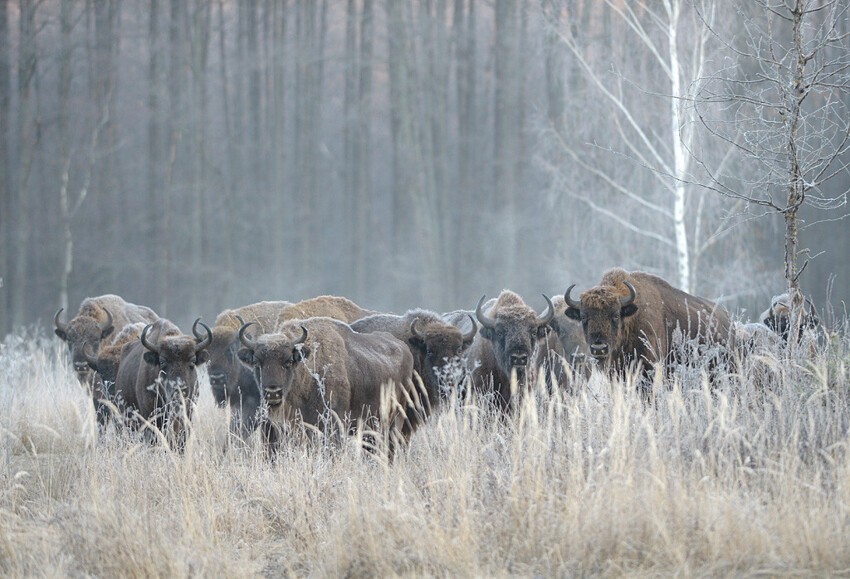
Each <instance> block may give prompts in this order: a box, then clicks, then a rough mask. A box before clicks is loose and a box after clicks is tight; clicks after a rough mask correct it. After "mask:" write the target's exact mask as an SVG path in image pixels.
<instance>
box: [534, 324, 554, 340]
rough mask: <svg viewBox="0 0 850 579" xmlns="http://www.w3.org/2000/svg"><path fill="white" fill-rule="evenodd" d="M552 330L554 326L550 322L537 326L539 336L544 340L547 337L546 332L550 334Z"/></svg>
mask: <svg viewBox="0 0 850 579" xmlns="http://www.w3.org/2000/svg"><path fill="white" fill-rule="evenodd" d="M551 330H552V326H550V325H549V324H544V325H542V326H538V328H537V338H538V339H541V340H542V339H543V338H545V337H546V334H548V333H549V332H550V331H551Z"/></svg>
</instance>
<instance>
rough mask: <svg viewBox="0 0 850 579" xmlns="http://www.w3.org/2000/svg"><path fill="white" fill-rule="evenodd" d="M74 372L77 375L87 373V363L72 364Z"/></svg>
mask: <svg viewBox="0 0 850 579" xmlns="http://www.w3.org/2000/svg"><path fill="white" fill-rule="evenodd" d="M74 370H76V371H77V372H79V373H81V374H82V373H84V372H88V371H89V363H88V362H74Z"/></svg>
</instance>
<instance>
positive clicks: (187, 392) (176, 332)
mask: <svg viewBox="0 0 850 579" xmlns="http://www.w3.org/2000/svg"><path fill="white" fill-rule="evenodd" d="M199 324H200V325H201V326H202V327H203V328H204V330H205V332H206V337H205V338H204V339H202V340H198V339H197V338H194V337H192V336H186V335H183V333H182V332H181V331H180V329H179V328H177V326H175V325H174V324H173V323H171V322H170V321H168V320H165V319H159V320H157V321H156V322H154V323H153V324H148V325H147V326H145V328H144V330H142V334H141V336H139V341H138V342H132V343H131V344H129V345H128V346H127V347H125V348H124V351H123V355H122V359H121V363H120V364H119V367H118V376H117V378H116V382H115V399H116V404H117V405H118V406H119V407H120V408H122V409H123V410H124V411H125V412H126V413H127V414H128V418H129V419H130V420H129V422H130V425H131V426H134V427H138V426H139V422H140V420H139V419H141V420H143V421H145V422H148V423H151V424H153V425H154V426H156V428H157V429H158V430H159V431H160V432H161V433H162V434H163V435H164V436H165V438H166V440H167V441H168V443H169V445H170V446H172V447H173V448H176V449H177V450H180V451H182V450H183V448H184V447H185V444H186V439H187V437H188V435H189V428H190V422H189V421H190V420H191V418H192V410H193V407H194V405H195V402H196V401H197V399H198V372H197V366H199V365H201V364H203V363H204V362H206V361H207V359H208V357H209V355H208V353H207V351H206V348H207V347H208V346H209V345H210V344H211V343H212V340H213V334H212V330H210V328H209V327H208V326H207V325H206V324H204V323H203V322H201V321H200V318H198V319H197V320H195V323H194V324H193V326H192V330H193V332H194V333H197V331H198V330H197V326H198V325H199Z"/></svg>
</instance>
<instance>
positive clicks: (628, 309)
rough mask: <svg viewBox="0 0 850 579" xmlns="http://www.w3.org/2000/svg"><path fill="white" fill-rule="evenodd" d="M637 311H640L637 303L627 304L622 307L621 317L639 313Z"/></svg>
mask: <svg viewBox="0 0 850 579" xmlns="http://www.w3.org/2000/svg"><path fill="white" fill-rule="evenodd" d="M637 311H638V307H637V306H636V305H634V304H629V305H627V306H624V307H622V308H620V317H621V318H628V317H629V316H633V315H635V314H636V313H637Z"/></svg>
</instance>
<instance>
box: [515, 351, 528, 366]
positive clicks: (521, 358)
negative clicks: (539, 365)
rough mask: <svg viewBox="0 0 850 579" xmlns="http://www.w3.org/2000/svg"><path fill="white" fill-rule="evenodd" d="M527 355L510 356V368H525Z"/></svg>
mask: <svg viewBox="0 0 850 579" xmlns="http://www.w3.org/2000/svg"><path fill="white" fill-rule="evenodd" d="M527 365H528V354H525V353H522V354H511V366H527Z"/></svg>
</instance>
